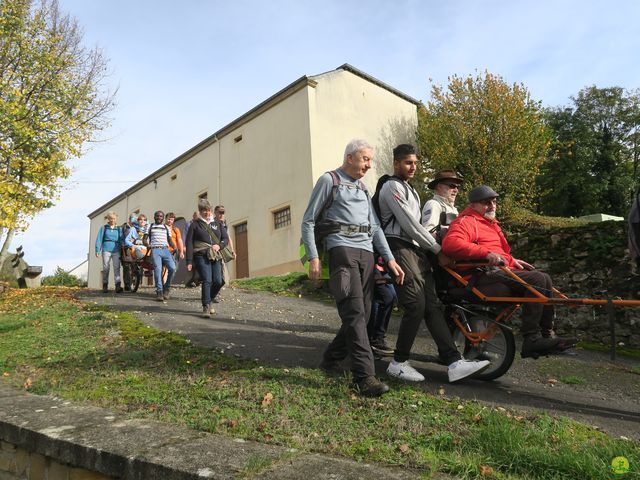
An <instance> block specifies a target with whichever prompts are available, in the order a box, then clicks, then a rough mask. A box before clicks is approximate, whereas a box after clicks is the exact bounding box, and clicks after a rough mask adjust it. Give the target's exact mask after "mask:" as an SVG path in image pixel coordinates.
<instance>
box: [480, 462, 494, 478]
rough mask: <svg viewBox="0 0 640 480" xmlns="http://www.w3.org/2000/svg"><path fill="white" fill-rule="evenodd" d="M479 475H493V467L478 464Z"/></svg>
mask: <svg viewBox="0 0 640 480" xmlns="http://www.w3.org/2000/svg"><path fill="white" fill-rule="evenodd" d="M480 475H482V476H483V477H488V476H489V475H493V468H491V467H490V466H489V465H480Z"/></svg>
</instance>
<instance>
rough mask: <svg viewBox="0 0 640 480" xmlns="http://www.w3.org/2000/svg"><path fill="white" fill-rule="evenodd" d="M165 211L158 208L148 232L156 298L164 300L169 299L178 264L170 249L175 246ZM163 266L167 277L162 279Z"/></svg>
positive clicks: (160, 300)
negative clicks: (166, 222) (165, 219)
mask: <svg viewBox="0 0 640 480" xmlns="http://www.w3.org/2000/svg"><path fill="white" fill-rule="evenodd" d="M163 220H164V212H162V211H160V210H158V211H157V212H155V213H154V214H153V223H152V224H151V225H149V233H148V234H147V238H148V244H149V248H150V249H151V258H152V260H153V278H154V280H155V287H156V300H157V301H159V302H163V301H165V300H169V295H170V291H171V280H173V274H174V273H175V271H176V264H175V263H174V261H173V256H172V255H171V251H170V250H169V249H170V248H171V247H175V245H174V243H173V240H172V238H171V231H170V229H169V227H168V226H167V225H165V224H164V223H163ZM162 267H167V279H166V280H165V281H164V282H163V281H162Z"/></svg>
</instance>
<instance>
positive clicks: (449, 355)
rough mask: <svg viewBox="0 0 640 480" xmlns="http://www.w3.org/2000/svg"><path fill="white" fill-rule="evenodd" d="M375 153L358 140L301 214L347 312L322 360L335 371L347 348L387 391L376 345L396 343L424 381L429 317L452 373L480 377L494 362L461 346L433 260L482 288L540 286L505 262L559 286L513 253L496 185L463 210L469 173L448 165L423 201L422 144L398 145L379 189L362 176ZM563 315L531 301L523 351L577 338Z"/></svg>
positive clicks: (402, 360) (371, 384) (517, 291)
mask: <svg viewBox="0 0 640 480" xmlns="http://www.w3.org/2000/svg"><path fill="white" fill-rule="evenodd" d="M373 157H374V150H373V148H372V147H371V145H370V144H369V143H368V142H366V141H365V140H361V139H355V140H352V141H351V142H349V143H348V144H347V146H346V149H345V152H344V159H343V163H342V165H341V166H340V167H338V168H337V169H335V170H333V171H331V172H327V173H325V174H324V175H322V176H321V177H320V178H319V179H318V181H317V183H316V185H315V187H314V189H313V191H312V193H311V198H310V199H309V204H308V206H307V209H306V211H305V214H304V217H303V220H302V226H301V229H302V241H303V243H304V247H305V257H306V258H307V259H308V261H309V277H310V278H311V279H319V278H320V277H321V272H322V264H321V262H322V260H321V257H322V256H328V260H327V261H328V265H329V288H330V290H331V293H332V295H333V297H334V299H335V302H336V305H337V308H338V313H339V316H340V318H341V320H342V326H341V328H340V330H339V331H338V333H337V335H336V336H335V338H334V339H333V341H332V342H331V343H330V344H329V346H328V347H327V348H326V350H325V352H324V354H323V359H322V362H321V363H320V368H321V369H322V370H323V371H324V372H325V373H327V374H335V373H340V372H342V366H341V362H342V361H343V360H345V359H347V358H348V359H349V360H350V363H351V373H352V377H353V381H354V383H355V385H356V386H357V388H358V390H359V391H360V393H361V394H362V395H365V396H379V395H382V394H383V393H385V392H387V391H388V390H389V387H388V386H387V385H386V384H385V383H383V382H381V381H380V380H379V379H377V378H376V376H375V365H374V356H373V354H374V353H378V354H391V353H392V354H393V359H392V360H391V362H390V363H389V366H388V368H387V374H388V375H389V376H392V377H396V378H399V379H402V380H406V381H412V382H420V381H423V380H424V379H425V378H424V376H423V375H422V374H421V373H420V372H419V371H417V370H416V369H415V368H414V367H413V366H412V365H411V364H410V362H409V357H410V353H411V349H412V347H413V343H414V341H415V338H416V335H417V333H418V330H419V328H420V325H421V323H422V321H423V320H424V321H425V323H426V325H427V328H428V330H429V332H430V333H431V336H432V337H433V339H434V341H435V343H436V346H437V349H438V354H439V357H440V360H441V361H442V362H443V363H444V364H445V365H447V366H448V369H447V372H448V377H449V381H450V382H456V381H459V380H462V379H465V378H469V377H472V376H473V375H476V374H478V373H480V372H482V371H483V370H484V369H486V368H488V367H489V360H486V359H480V360H467V359H465V358H463V356H462V355H461V353H460V352H459V351H458V349H457V347H456V344H455V342H454V340H453V336H452V334H451V332H450V330H449V328H448V325H447V322H446V319H445V315H444V305H443V304H442V302H441V300H440V299H439V297H438V295H437V291H436V281H435V277H434V268H437V266H441V267H444V266H446V267H449V268H453V269H454V270H456V271H458V273H459V274H460V275H461V276H463V277H464V278H471V277H473V278H472V280H471V281H472V282H473V285H474V286H475V287H476V288H477V289H478V290H480V291H481V292H482V293H484V294H485V295H496V296H509V295H518V296H523V297H533V296H535V294H534V293H533V292H531V291H530V290H528V289H527V288H526V287H524V285H523V284H522V283H520V282H517V281H515V280H513V279H510V278H508V277H505V276H504V275H500V274H499V272H500V270H499V269H497V268H495V269H494V268H492V267H496V266H499V265H505V266H507V267H509V268H510V269H511V270H512V271H513V272H514V273H515V274H516V275H517V276H518V277H520V278H521V279H522V280H524V281H525V282H527V283H528V284H529V285H531V286H533V287H535V288H536V289H538V290H540V291H541V292H545V293H549V292H551V290H552V282H551V278H550V277H549V275H548V274H546V273H544V272H541V271H539V270H536V269H535V268H534V266H533V265H531V264H529V263H527V262H525V261H524V260H520V259H517V258H515V257H513V256H512V255H511V248H510V246H509V243H508V242H507V239H506V238H505V236H504V234H503V232H502V230H501V229H500V226H499V223H498V221H497V220H496V210H497V204H498V198H499V196H500V195H499V194H498V192H496V191H494V190H493V189H492V188H491V187H489V186H487V185H480V186H476V187H475V188H472V189H471V190H470V191H469V193H468V201H469V204H468V206H467V208H465V209H464V210H463V211H462V212H461V213H459V212H458V210H457V209H456V207H455V199H456V196H457V194H458V191H459V188H460V185H461V184H462V183H463V178H462V177H461V176H460V175H459V174H457V173H456V172H455V171H453V170H443V171H440V172H437V173H436V174H435V178H434V179H433V180H432V181H431V182H430V183H429V184H428V187H429V188H430V189H432V190H434V196H433V198H432V199H431V200H429V201H428V202H426V204H425V205H424V207H423V208H421V202H420V197H419V195H418V193H417V191H416V190H415V189H414V188H413V187H412V186H411V184H410V183H409V180H411V179H412V178H413V177H414V175H415V173H416V169H417V164H418V160H417V154H416V150H415V148H414V147H413V146H412V145H408V144H402V145H398V146H397V147H396V148H394V150H393V175H391V176H389V175H384V176H383V177H381V178H380V180H379V181H378V185H377V187H376V192H375V194H374V195H373V197H370V195H369V192H368V191H367V189H366V187H365V185H364V184H363V183H362V181H361V179H362V177H364V175H365V174H366V173H367V171H368V170H369V169H370V168H371V163H372V161H373ZM445 233H446V235H445ZM323 253H326V254H327V255H323ZM461 261H482V262H484V263H485V264H486V265H487V266H488V268H486V269H483V272H482V273H477V271H476V270H475V269H474V270H473V271H464V270H460V269H457V268H456V262H461ZM467 268H468V267H467ZM380 270H383V271H382V272H381V271H380ZM387 275H388V277H389V278H390V279H392V281H393V282H394V283H395V285H394V287H395V292H394V291H393V290H391V288H390V285H385V284H386V282H385V280H384V277H385V276H387ZM381 285H384V286H381ZM374 292H375V294H374ZM394 293H395V294H397V301H398V304H399V305H400V306H401V307H402V310H403V316H402V319H401V322H400V326H399V330H398V337H397V341H396V345H395V349H391V348H390V347H389V346H388V345H387V344H386V343H385V341H384V334H385V333H386V328H387V325H388V316H389V315H390V307H389V305H391V306H392V305H393V301H394ZM372 303H373V304H374V307H375V308H374V313H373V314H372ZM554 318H555V312H554V307H553V306H552V305H542V304H540V303H533V302H532V303H524V305H523V312H522V327H521V333H522V336H523V344H522V356H523V357H537V356H538V355H540V354H552V353H558V352H561V351H563V350H566V349H568V348H571V347H573V346H574V345H575V343H576V339H575V338H563V337H559V336H557V335H556V334H555V332H554Z"/></svg>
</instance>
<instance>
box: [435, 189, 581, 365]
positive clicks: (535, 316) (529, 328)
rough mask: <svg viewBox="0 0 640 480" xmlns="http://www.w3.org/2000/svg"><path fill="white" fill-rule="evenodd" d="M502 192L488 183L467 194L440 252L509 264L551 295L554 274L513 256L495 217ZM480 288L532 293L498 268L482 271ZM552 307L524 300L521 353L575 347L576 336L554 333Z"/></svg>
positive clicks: (510, 293)
mask: <svg viewBox="0 0 640 480" xmlns="http://www.w3.org/2000/svg"><path fill="white" fill-rule="evenodd" d="M498 196H499V195H498V194H497V193H496V192H495V191H494V190H493V189H492V188H491V187H488V186H486V185H481V186H479V187H475V188H474V189H472V190H471V191H470V192H469V206H468V207H467V208H466V209H465V210H464V211H463V212H462V213H461V214H460V215H459V216H458V218H456V219H455V220H454V221H453V223H452V224H451V226H450V227H449V231H448V232H447V235H446V236H445V237H444V241H443V243H442V252H443V253H444V254H445V255H446V256H448V257H450V258H453V259H455V260H465V261H473V260H477V261H480V260H482V261H486V262H488V264H489V265H490V266H497V265H506V266H508V267H509V268H510V269H511V270H513V272H514V273H515V274H516V275H517V276H519V277H520V278H522V279H523V280H524V281H525V282H527V283H528V284H529V285H532V286H534V287H535V288H536V289H538V290H539V291H540V292H541V293H543V294H544V295H551V291H552V290H551V289H552V282H551V277H550V276H549V275H548V274H547V273H544V272H541V271H539V270H536V269H535V267H534V266H533V265H531V264H529V263H527V262H525V261H524V260H518V259H517V258H514V257H513V256H512V255H511V247H510V246H509V243H508V242H507V239H506V238H505V236H504V234H503V233H502V229H501V228H500V226H499V225H498V221H497V220H496V207H497V199H498ZM475 286H476V288H478V290H480V291H481V292H482V293H484V294H485V295H488V296H505V297H506V296H513V295H517V296H524V297H534V294H533V293H532V292H531V291H529V290H528V289H527V288H525V287H524V285H523V284H521V283H519V282H517V281H516V280H513V279H510V278H509V277H506V276H505V275H504V273H503V272H501V271H500V270H499V269H494V270H489V271H487V272H486V273H483V274H481V275H480V276H479V277H478V278H477V280H476V283H475ZM554 317H555V310H554V308H553V305H543V304H541V303H525V304H524V306H523V308H522V327H521V333H522V336H523V338H524V340H523V342H522V357H531V356H537V355H541V354H542V355H544V354H548V353H556V352H559V351H562V350H566V349H567V348H571V347H572V346H574V345H575V343H576V340H575V339H573V338H561V337H558V336H556V335H555V332H554V331H553V321H554Z"/></svg>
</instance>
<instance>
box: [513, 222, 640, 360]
mask: <svg viewBox="0 0 640 480" xmlns="http://www.w3.org/2000/svg"><path fill="white" fill-rule="evenodd" d="M507 238H508V239H509V241H510V243H511V245H512V248H513V253H514V255H515V256H516V257H517V258H522V259H524V260H526V261H528V262H530V263H534V264H535V265H536V267H537V268H539V269H541V270H544V271H547V272H548V273H550V274H551V276H552V278H553V280H554V285H555V286H556V287H557V288H558V289H559V290H560V291H562V292H563V293H565V294H567V295H568V296H570V297H590V298H603V299H607V298H625V299H635V300H639V299H640V275H638V272H635V271H634V270H633V268H634V266H633V264H632V261H631V259H630V257H629V252H628V249H627V232H626V224H625V223H624V222H603V223H590V224H586V225H583V226H578V227H570V228H553V229H551V228H548V229H545V228H540V229H529V230H527V231H525V232H520V233H513V234H509V233H508V232H507ZM557 317H558V321H557V322H556V323H557V329H558V331H559V332H561V333H569V334H572V335H576V334H577V335H578V337H579V338H580V339H581V340H585V341H592V342H601V343H604V344H607V345H608V344H609V342H610V338H611V337H610V334H609V318H608V315H607V312H606V308H605V307H599V306H598V307H582V306H581V307H576V308H569V307H564V306H562V307H558V308H557ZM615 317H616V321H615V323H616V337H617V340H618V342H619V343H621V344H624V345H625V346H630V347H633V348H640V307H616V315H615Z"/></svg>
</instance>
